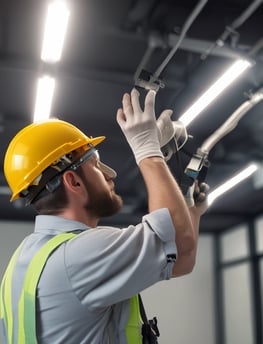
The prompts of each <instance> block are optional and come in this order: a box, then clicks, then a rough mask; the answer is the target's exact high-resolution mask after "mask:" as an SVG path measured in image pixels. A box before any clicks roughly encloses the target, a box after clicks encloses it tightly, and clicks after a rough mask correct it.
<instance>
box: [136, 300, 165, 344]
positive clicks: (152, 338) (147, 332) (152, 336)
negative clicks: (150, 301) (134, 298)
mask: <svg viewBox="0 0 263 344" xmlns="http://www.w3.org/2000/svg"><path fill="white" fill-rule="evenodd" d="M138 298H139V306H140V313H141V317H142V320H143V325H142V336H143V344H158V339H157V337H159V336H160V332H159V329H158V326H157V318H156V317H154V318H153V319H151V320H148V319H147V316H146V313H145V309H144V306H143V302H142V298H141V295H140V294H139V295H138Z"/></svg>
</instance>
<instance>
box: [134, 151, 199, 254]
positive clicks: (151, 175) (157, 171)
mask: <svg viewBox="0 0 263 344" xmlns="http://www.w3.org/2000/svg"><path fill="white" fill-rule="evenodd" d="M139 167H140V170H141V173H142V175H143V178H144V180H145V184H146V188H147V191H148V203H149V212H151V211H154V210H156V209H160V208H168V209H169V211H170V214H171V218H172V221H173V224H174V227H175V230H176V244H177V250H178V254H184V253H185V252H187V253H189V252H190V251H191V250H193V249H195V246H196V241H197V235H196V229H195V228H194V226H193V223H192V219H191V216H190V212H189V209H188V207H187V205H186V203H185V200H184V198H183V195H182V193H181V190H180V188H179V186H178V184H177V182H176V181H175V179H174V177H173V176H172V174H171V172H170V170H169V167H168V166H167V164H166V163H165V161H164V160H163V159H162V158H159V157H151V158H147V159H144V160H142V161H141V163H140V165H139Z"/></svg>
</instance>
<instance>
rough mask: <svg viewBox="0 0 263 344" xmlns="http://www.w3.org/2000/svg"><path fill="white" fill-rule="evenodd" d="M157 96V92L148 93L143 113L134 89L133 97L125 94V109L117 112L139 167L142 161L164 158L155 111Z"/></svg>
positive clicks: (120, 124)
mask: <svg viewBox="0 0 263 344" xmlns="http://www.w3.org/2000/svg"><path fill="white" fill-rule="evenodd" d="M155 95H156V93H155V91H152V90H150V91H149V92H148V93H147V95H146V97H145V104H144V111H143V110H142V109H141V107H140V103H139V92H138V91H137V90H136V89H133V90H132V92H131V95H128V94H124V96H123V99H122V106H123V108H122V109H119V110H118V112H117V122H118V124H119V126H120V127H121V130H122V131H123V134H124V135H125V137H126V139H127V141H128V143H129V145H130V147H131V149H132V151H133V154H134V156H135V160H136V163H137V164H138V165H139V163H140V161H141V160H143V159H145V158H148V157H152V156H159V157H162V158H163V154H162V152H161V149H160V143H159V139H158V128H157V125H156V117H155V111H154V105H155Z"/></svg>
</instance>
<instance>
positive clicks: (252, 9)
mask: <svg viewBox="0 0 263 344" xmlns="http://www.w3.org/2000/svg"><path fill="white" fill-rule="evenodd" d="M262 3H263V0H255V1H254V2H252V3H251V4H250V5H249V6H248V7H247V8H246V9H245V11H244V12H243V13H242V14H241V15H240V16H239V17H238V18H236V19H235V20H234V21H233V22H232V24H230V25H227V26H226V27H225V30H224V32H223V33H222V34H221V35H220V36H219V38H218V39H217V40H216V41H215V42H214V43H213V44H212V45H211V46H210V47H209V48H208V49H207V50H206V51H205V52H204V53H203V54H202V55H201V60H205V59H206V58H207V57H208V56H209V55H210V54H211V52H212V51H213V50H214V49H215V48H216V47H220V46H223V45H224V43H225V41H226V40H227V38H228V37H229V36H230V35H231V34H233V33H237V32H236V29H238V28H239V27H240V26H241V25H243V24H244V23H245V22H246V21H247V20H248V18H249V17H250V16H251V15H252V14H253V13H254V12H255V11H256V10H257V8H258V7H259V6H260V5H261V4H262Z"/></svg>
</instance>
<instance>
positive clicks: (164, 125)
mask: <svg viewBox="0 0 263 344" xmlns="http://www.w3.org/2000/svg"><path fill="white" fill-rule="evenodd" d="M172 113H173V111H172V110H164V111H163V112H162V113H161V115H160V116H159V118H158V119H157V127H158V137H159V142H160V146H161V148H162V147H164V146H166V145H167V144H168V143H169V142H170V143H171V140H175V143H174V147H175V148H174V149H169V147H168V146H166V148H167V149H168V150H167V149H166V151H167V155H165V160H166V161H168V160H169V159H170V158H171V157H172V155H173V153H175V151H177V150H179V149H180V148H182V146H183V145H184V144H185V142H186V141H187V137H188V135H187V131H186V128H185V126H184V125H183V123H182V122H180V121H172V119H171V115H172Z"/></svg>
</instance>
